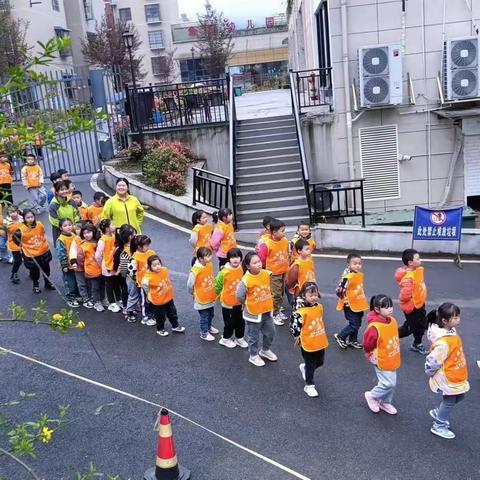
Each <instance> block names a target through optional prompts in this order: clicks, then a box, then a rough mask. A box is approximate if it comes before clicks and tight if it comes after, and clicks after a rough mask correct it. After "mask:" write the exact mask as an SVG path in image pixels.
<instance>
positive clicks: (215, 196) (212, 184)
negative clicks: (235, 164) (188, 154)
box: [192, 167, 230, 209]
mask: <svg viewBox="0 0 480 480" xmlns="http://www.w3.org/2000/svg"><path fill="white" fill-rule="evenodd" d="M192 170H193V202H192V203H193V205H196V204H197V203H200V204H202V205H207V206H209V207H212V208H216V209H219V208H228V207H229V203H230V202H229V196H230V179H229V178H228V177H225V176H223V175H219V174H218V173H213V172H210V171H208V170H203V169H202V168H195V167H194V168H192Z"/></svg>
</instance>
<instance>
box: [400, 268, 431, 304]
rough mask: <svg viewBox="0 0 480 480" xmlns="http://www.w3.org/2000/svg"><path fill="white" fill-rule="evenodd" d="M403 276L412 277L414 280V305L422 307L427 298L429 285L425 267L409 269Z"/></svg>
mask: <svg viewBox="0 0 480 480" xmlns="http://www.w3.org/2000/svg"><path fill="white" fill-rule="evenodd" d="M403 278H411V279H412V281H413V298H412V300H413V305H414V306H415V308H421V307H423V306H424V305H425V302H426V300H427V293H428V292H427V286H426V285H425V280H424V278H425V269H424V268H423V267H417V268H416V269H415V270H409V271H407V273H406V274H405V276H404V277H403Z"/></svg>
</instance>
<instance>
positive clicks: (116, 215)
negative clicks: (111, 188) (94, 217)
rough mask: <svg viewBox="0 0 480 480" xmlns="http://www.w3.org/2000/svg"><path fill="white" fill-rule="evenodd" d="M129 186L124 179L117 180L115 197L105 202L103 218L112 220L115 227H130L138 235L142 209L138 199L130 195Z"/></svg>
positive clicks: (140, 231)
mask: <svg viewBox="0 0 480 480" xmlns="http://www.w3.org/2000/svg"><path fill="white" fill-rule="evenodd" d="M129 187H130V184H129V183H128V180H127V179H126V178H119V179H118V180H117V181H116V183H115V192H116V193H115V195H114V196H113V197H111V198H109V199H108V200H107V201H106V202H105V206H104V207H103V218H108V219H110V220H112V222H113V224H114V225H115V226H116V227H121V226H122V225H125V224H127V225H130V226H132V227H133V228H134V229H135V230H136V231H137V234H138V235H140V234H141V233H142V223H143V215H144V209H143V207H142V204H141V203H140V202H139V200H138V198H137V197H135V196H133V195H130V193H129Z"/></svg>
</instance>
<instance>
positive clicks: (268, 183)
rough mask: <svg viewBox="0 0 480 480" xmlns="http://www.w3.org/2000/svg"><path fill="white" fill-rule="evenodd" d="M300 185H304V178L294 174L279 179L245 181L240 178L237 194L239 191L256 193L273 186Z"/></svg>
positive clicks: (294, 186)
mask: <svg viewBox="0 0 480 480" xmlns="http://www.w3.org/2000/svg"><path fill="white" fill-rule="evenodd" d="M298 185H303V178H302V176H301V175H298V176H292V175H289V178H280V179H278V180H265V181H263V182H244V181H243V180H241V179H239V180H238V182H237V194H238V193H239V192H245V193H254V192H257V191H262V190H263V189H264V188H268V187H272V189H273V188H276V187H279V188H288V187H293V188H296V187H297V186H298Z"/></svg>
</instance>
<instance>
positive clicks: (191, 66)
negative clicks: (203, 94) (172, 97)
mask: <svg viewBox="0 0 480 480" xmlns="http://www.w3.org/2000/svg"><path fill="white" fill-rule="evenodd" d="M180 75H181V77H182V82H198V81H200V80H204V79H205V80H206V79H209V78H211V77H210V76H209V75H208V73H207V71H206V70H205V67H204V66H203V63H202V60H201V59H200V58H194V59H188V60H180Z"/></svg>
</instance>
